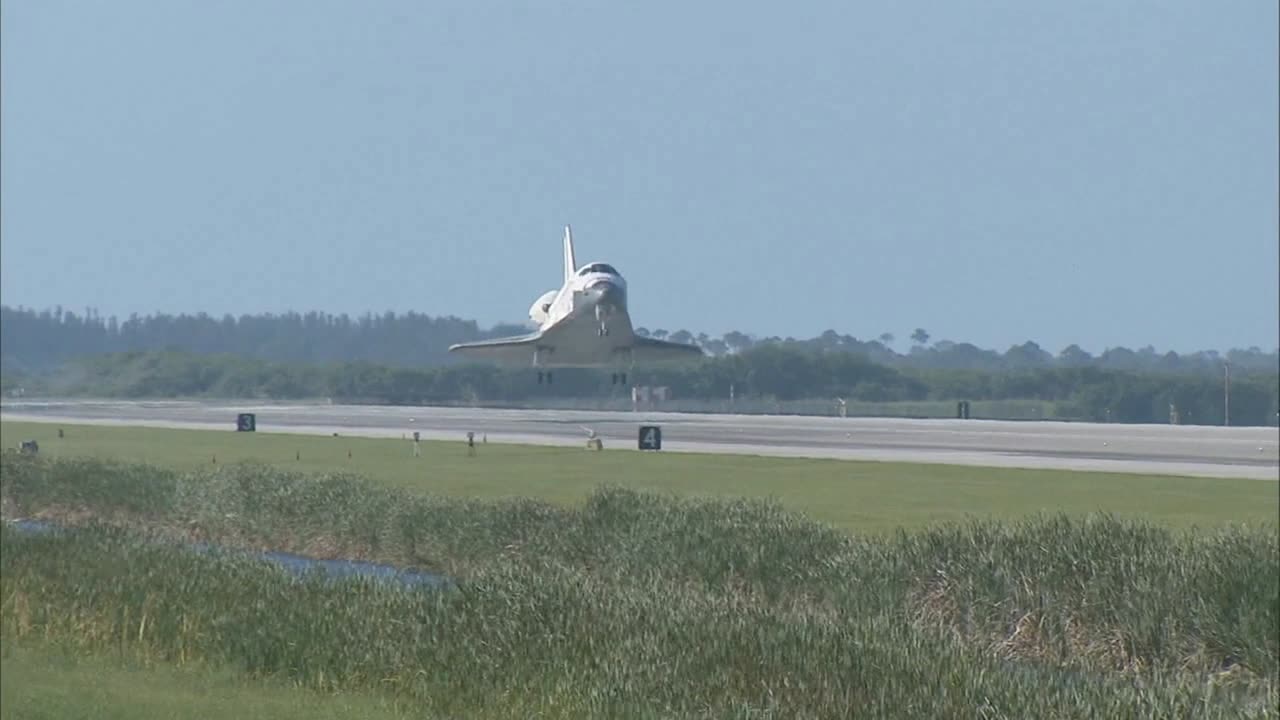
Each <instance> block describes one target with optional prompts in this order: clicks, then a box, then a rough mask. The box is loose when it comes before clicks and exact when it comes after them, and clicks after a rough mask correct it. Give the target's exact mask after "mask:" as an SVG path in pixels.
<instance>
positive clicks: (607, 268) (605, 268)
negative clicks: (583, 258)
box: [578, 263, 618, 275]
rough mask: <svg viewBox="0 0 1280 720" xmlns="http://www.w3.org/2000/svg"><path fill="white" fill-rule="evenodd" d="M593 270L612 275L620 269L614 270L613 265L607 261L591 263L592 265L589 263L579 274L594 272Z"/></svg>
mask: <svg viewBox="0 0 1280 720" xmlns="http://www.w3.org/2000/svg"><path fill="white" fill-rule="evenodd" d="M593 272H598V273H609V274H610V275H617V274H618V271H617V270H614V269H613V266H612V265H609V264H606V263H591V264H590V265H587V266H585V267H583V268H582V269H581V270H579V271H578V274H579V275H586V274H587V273H593Z"/></svg>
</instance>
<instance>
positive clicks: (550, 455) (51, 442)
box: [0, 422, 1280, 532]
mask: <svg viewBox="0 0 1280 720" xmlns="http://www.w3.org/2000/svg"><path fill="white" fill-rule="evenodd" d="M58 427H59V426H54V425H51V424H44V423H11V422H5V423H0V435H2V437H3V445H4V447H15V446H17V445H18V443H19V440H22V439H36V440H37V441H38V442H39V443H40V451H41V454H42V455H46V456H50V457H98V458H110V459H118V460H127V461H134V462H145V463H151V464H155V465H159V466H162V467H169V468H175V469H185V468H195V467H201V466H206V465H208V466H212V465H214V464H215V463H214V461H215V460H216V462H217V463H221V464H224V465H225V464H227V463H235V462H242V461H254V462H260V463H266V464H270V465H275V466H279V467H282V468H288V469H291V470H300V471H315V472H319V471H331V470H342V471H349V472H354V473H358V474H360V475H363V476H366V477H368V478H370V479H371V480H373V481H375V482H377V483H379V484H382V485H384V486H386V487H393V488H403V489H407V490H411V491H414V492H423V493H430V494H439V495H445V496H451V497H469V498H504V497H506V498H509V497H533V498H539V499H543V500H547V501H549V502H553V503H557V504H561V505H565V506H571V505H575V504H579V503H581V502H582V501H583V500H584V498H586V496H587V495H588V493H590V491H591V490H593V489H595V488H596V487H599V486H600V485H601V484H602V483H608V484H612V485H618V486H622V487H628V488H633V489H637V490H649V491H655V492H670V493H676V494H679V495H694V496H718V497H768V498H774V499H777V500H778V501H779V502H780V503H781V504H782V505H783V506H784V507H786V508H789V509H792V510H796V511H799V512H802V513H805V514H806V515H809V516H810V517H813V518H814V519H816V520H820V521H822V522H825V523H829V524H831V525H834V526H836V527H840V528H843V529H846V530H850V531H857V532H884V531H888V530H891V529H893V528H896V527H908V528H911V527H921V526H923V525H925V524H928V523H932V522H937V521H943V520H956V519H962V518H965V517H969V516H972V517H991V518H1015V517H1020V516H1023V515H1026V514H1028V513H1035V512H1042V511H1048V512H1059V511H1061V512H1068V513H1085V512H1093V511H1099V510H1102V511H1106V512H1111V513H1115V514H1118V515H1125V516H1128V515H1132V516H1137V517H1144V518H1147V519H1150V520H1153V521H1156V522H1160V523H1164V524H1167V525H1170V526H1175V527H1186V526H1190V525H1214V524H1221V523H1230V522H1259V521H1260V522H1267V521H1273V520H1274V519H1275V518H1276V517H1277V514H1280V484H1278V483H1274V482H1268V481H1260V480H1241V479H1220V478H1190V477H1169V476H1158V475H1136V474H1118V473H1084V472H1069V471H1060V470H1022V469H1009V468H983V467H970V466H959V465H933V464H908V463H876V462H856V461H849V460H813V459H803V458H763V457H749V456H741V455H710V454H706V455H703V454H690V453H669V454H649V453H635V452H609V451H608V450H607V449H606V450H605V451H604V452H599V453H597V452H591V451H587V450H585V449H578V448H565V447H546V446H534V445H506V444H497V443H492V444H486V445H481V446H479V448H478V450H477V454H476V456H475V457H468V455H467V452H466V447H465V445H464V444H463V443H446V442H423V443H422V456H421V457H418V458H415V457H413V456H412V452H411V445H410V443H408V442H406V441H400V440H394V439H379V438H361V437H338V438H333V437H325V436H315V435H289V434H277V433H252V434H251V433H235V432H220V431H212V430H167V429H152V428H137V427H102V426H92V425H76V426H71V425H66V426H60V427H62V429H63V431H64V437H63V438H61V439H60V438H58V436H57V430H58ZM348 453H350V457H348ZM298 458H300V459H298Z"/></svg>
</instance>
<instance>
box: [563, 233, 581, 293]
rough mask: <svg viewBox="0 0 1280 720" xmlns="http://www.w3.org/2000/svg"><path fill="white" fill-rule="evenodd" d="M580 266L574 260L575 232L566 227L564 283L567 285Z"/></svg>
mask: <svg viewBox="0 0 1280 720" xmlns="http://www.w3.org/2000/svg"><path fill="white" fill-rule="evenodd" d="M577 270H578V264H577V262H575V261H574V258H573V230H571V229H570V228H569V226H568V225H565V226H564V281H565V283H566V284H567V283H568V282H569V280H570V279H571V278H573V274H574V273H575V272H577Z"/></svg>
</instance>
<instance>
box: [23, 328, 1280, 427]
mask: <svg viewBox="0 0 1280 720" xmlns="http://www.w3.org/2000/svg"><path fill="white" fill-rule="evenodd" d="M555 377H556V379H555V384H554V385H552V386H548V385H539V384H536V383H535V382H534V380H533V379H532V377H531V372H530V370H528V369H504V368H499V367H492V366H487V365H456V364H455V365H447V366H438V367H430V368H406V367H393V366H388V365H379V364H376V363H371V362H365V361H360V362H336V363H325V364H308V363H283V362H275V361H269V360H263V359H260V358H251V357H244V356H237V355H230V354H198V353H192V352H185V351H145V352H143V351H130V352H124V353H111V354H105V355H97V356H91V357H86V358H80V359H77V360H73V361H70V362H68V363H66V364H65V365H64V366H62V368H61V369H60V370H59V371H58V372H56V373H53V374H47V375H43V376H32V375H27V374H25V373H23V372H21V371H15V372H6V373H5V374H4V375H3V385H4V391H5V392H6V393H12V392H13V391H15V390H16V389H17V388H18V387H23V388H24V390H26V392H27V394H35V393H51V394H68V395H90V396H99V397H120V398H161V397H201V396H204V397H218V398H270V399H313V398H331V399H332V400H334V401H336V402H363V403H382V404H397V405H431V404H490V405H502V404H520V403H527V402H536V401H539V400H554V399H563V398H595V397H601V396H610V395H612V396H619V397H621V396H624V393H626V392H627V391H626V390H625V389H623V388H621V387H616V386H613V385H611V382H610V378H609V373H608V371H607V370H593V369H570V368H566V369H563V370H557V371H556V373H555ZM633 382H635V383H636V384H643V385H651V386H666V387H668V388H669V389H670V392H671V394H672V396H673V397H675V398H694V399H706V400H714V399H724V398H728V397H731V396H733V397H736V398H739V399H742V400H746V399H761V400H769V401H777V402H788V401H796V400H803V399H810V398H826V399H832V400H834V399H836V398H841V399H845V400H855V401H856V400H861V401H875V402H902V401H924V400H946V401H956V400H970V401H981V400H1036V401H1043V402H1045V403H1049V404H1052V407H1054V408H1055V409H1054V412H1053V415H1052V417H1057V418H1062V419H1076V420H1092V421H1110V422H1124V423H1166V422H1169V421H1170V411H1171V410H1176V412H1177V414H1178V416H1179V422H1182V423H1186V424H1213V425H1218V424H1222V423H1223V420H1224V404H1225V403H1224V393H1225V390H1226V388H1225V386H1224V382H1223V378H1220V377H1217V376H1216V375H1215V376H1208V375H1200V374H1195V373H1156V372H1135V371H1131V370H1115V369H1107V368H1100V367H1040V368H1022V369H1015V370H996V371H989V370H971V369H937V368H912V367H905V368H894V367H890V366H887V365H884V364H880V363H877V362H874V361H872V360H871V359H869V358H868V357H866V356H865V355H862V354H859V353H855V352H848V351H822V350H816V349H814V348H811V347H803V346H800V345H799V344H795V345H785V344H764V345H760V346H757V347H752V348H749V349H746V350H742V351H741V352H737V353H734V354H727V355H724V356H721V357H711V358H708V359H706V360H704V361H702V362H699V363H694V364H689V365H682V366H672V367H665V368H654V369H644V370H638V371H636V372H635V373H634V376H633ZM1230 413H1231V424H1232V425H1275V424H1276V423H1277V420H1278V418H1280V374H1276V373H1272V374H1265V373H1252V374H1245V375H1242V376H1240V377H1238V378H1233V380H1232V382H1231V386H1230Z"/></svg>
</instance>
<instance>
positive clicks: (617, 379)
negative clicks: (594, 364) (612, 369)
mask: <svg viewBox="0 0 1280 720" xmlns="http://www.w3.org/2000/svg"><path fill="white" fill-rule="evenodd" d="M610 380H611V383H610V384H612V385H626V384H627V374H626V373H613V375H611V376H610Z"/></svg>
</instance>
